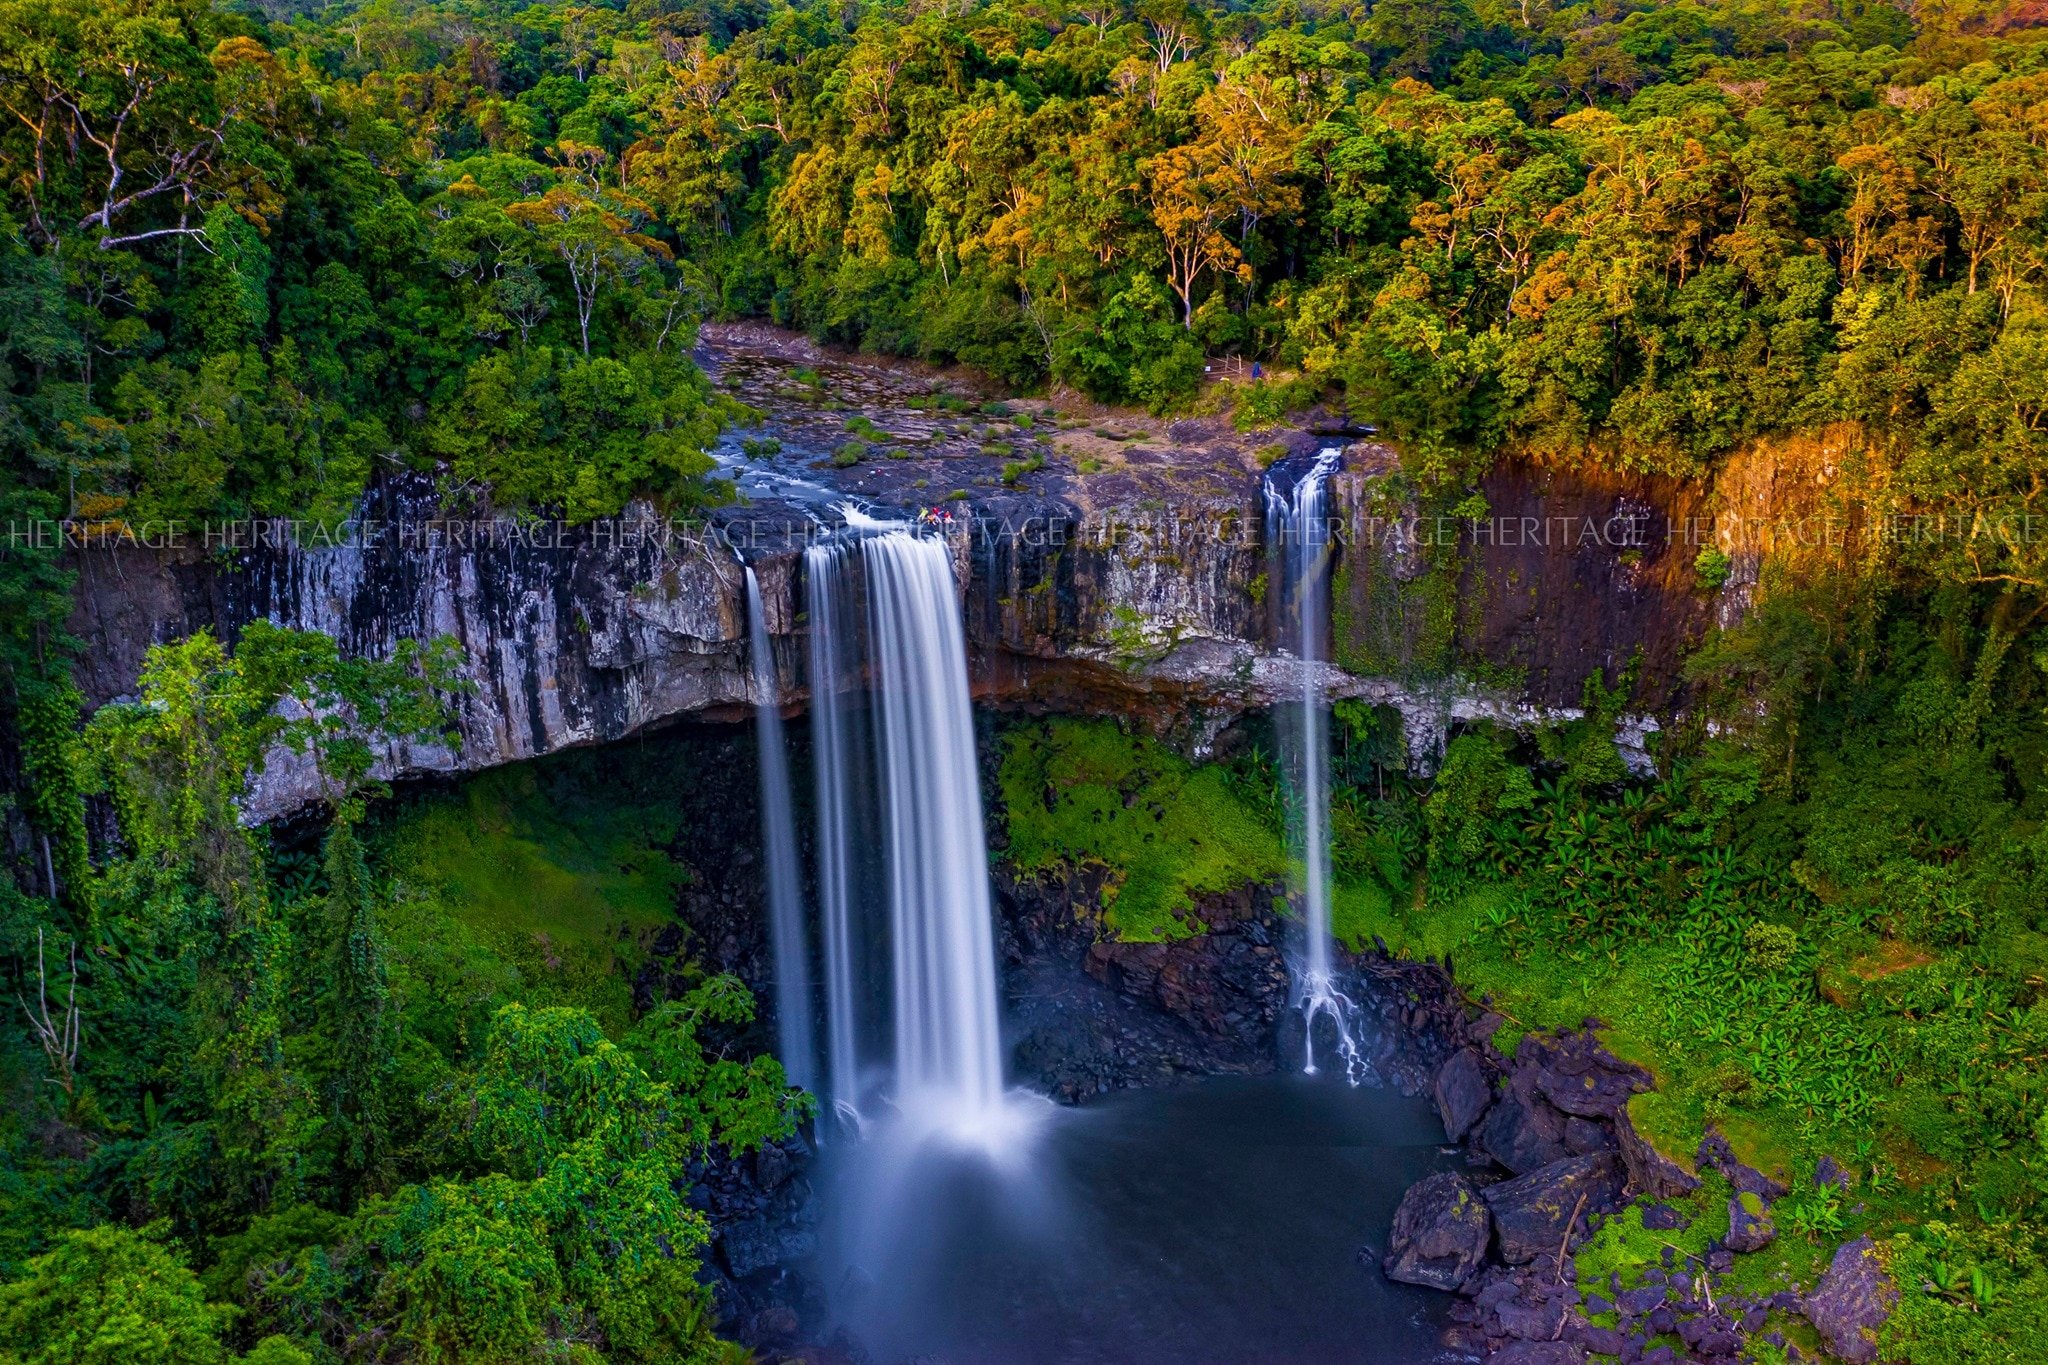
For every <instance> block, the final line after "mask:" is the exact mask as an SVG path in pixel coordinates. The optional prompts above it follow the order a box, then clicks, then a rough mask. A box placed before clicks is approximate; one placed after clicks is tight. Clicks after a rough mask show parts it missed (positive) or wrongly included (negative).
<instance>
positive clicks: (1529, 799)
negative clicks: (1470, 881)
mask: <svg viewBox="0 0 2048 1365" xmlns="http://www.w3.org/2000/svg"><path fill="white" fill-rule="evenodd" d="M1535 804H1536V789H1535V788H1534V787H1533V786H1532V785H1530V782H1529V774H1528V772H1527V770H1526V769H1524V768H1522V767H1520V766H1518V765H1516V764H1514V763H1511V762H1509V760H1508V757H1507V753H1506V751H1505V749H1504V748H1503V747H1502V745H1501V742H1500V740H1499V739H1497V738H1495V737H1494V736H1493V735H1492V734H1489V733H1486V732H1483V731H1472V732H1470V733H1467V734H1462V735H1459V736H1458V737H1457V738H1456V739H1454V740H1452V741H1451V743H1450V746H1449V747H1448V748H1447V749H1446V750H1445V751H1444V761H1443V766H1442V767H1440V768H1438V769H1437V774H1436V786H1435V787H1434V788H1433V789H1432V790H1431V792H1430V796H1429V804H1428V807H1427V813H1428V819H1429V861H1430V865H1431V867H1433V868H1446V869H1448V868H1452V867H1456V866H1462V865H1466V864H1469V863H1470V862H1472V861H1473V860H1474V859H1476V858H1478V857H1479V855H1480V854H1481V853H1482V852H1483V851H1484V850H1485V847H1486V838H1487V833H1488V828H1489V826H1490V825H1491V823H1492V822H1493V820H1494V819H1496V818H1497V817H1499V816H1501V815H1504V814H1507V813H1509V812H1513V811H1519V810H1527V809H1529V808H1530V807H1531V806H1533V805H1535Z"/></svg>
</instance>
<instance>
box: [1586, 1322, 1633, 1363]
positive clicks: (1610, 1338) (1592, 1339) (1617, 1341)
mask: <svg viewBox="0 0 2048 1365" xmlns="http://www.w3.org/2000/svg"><path fill="white" fill-rule="evenodd" d="M1577 1336H1578V1339H1579V1345H1581V1346H1583V1347H1585V1348H1586V1352H1587V1354H1588V1355H1596V1356H1618V1355H1620V1354H1621V1351H1622V1347H1623V1346H1624V1345H1625V1344H1626V1343H1627V1341H1628V1338H1627V1337H1625V1336H1623V1335H1622V1334H1621V1333H1620V1332H1617V1331H1616V1330H1615V1329H1614V1328H1612V1327H1581V1328H1579V1330H1578V1333H1577Z"/></svg>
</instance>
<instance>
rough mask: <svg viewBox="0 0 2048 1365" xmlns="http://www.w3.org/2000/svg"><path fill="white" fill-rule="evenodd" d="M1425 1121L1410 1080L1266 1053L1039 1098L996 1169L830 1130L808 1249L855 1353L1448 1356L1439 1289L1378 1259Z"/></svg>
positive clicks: (1121, 1363)
mask: <svg viewBox="0 0 2048 1365" xmlns="http://www.w3.org/2000/svg"><path fill="white" fill-rule="evenodd" d="M1443 1137H1444V1135H1443V1129H1442V1127H1441V1126H1440V1124H1439V1123H1438V1121H1437V1118H1436V1115H1435V1112H1434V1111H1433V1109H1431V1107H1430V1106H1429V1105H1428V1104H1427V1103H1426V1102H1424V1101H1421V1100H1410V1099H1404V1098H1403V1097H1401V1096H1400V1095H1397V1094H1395V1093H1393V1092H1391V1091H1385V1090H1375V1089H1370V1088H1363V1087H1360V1088H1354V1087H1351V1086H1348V1085H1346V1084H1344V1083H1343V1081H1342V1079H1341V1078H1339V1077H1332V1076H1324V1077H1306V1076H1301V1075H1297V1074H1288V1073H1282V1074H1276V1075H1271V1076H1259V1077H1215V1078H1210V1079H1205V1080H1200V1081H1195V1082H1190V1083H1187V1084H1184V1085H1180V1086H1175V1087H1171V1088H1165V1089H1157V1090H1142V1091H1130V1092H1125V1093H1122V1094H1119V1095H1115V1096H1111V1097H1108V1098H1105V1099H1102V1100H1100V1101H1097V1102H1094V1103H1091V1104H1089V1105H1087V1106H1085V1107H1083V1108H1079V1109H1062V1110H1058V1111H1057V1112H1054V1113H1052V1114H1049V1115H1048V1116H1047V1117H1046V1119H1045V1121H1044V1123H1043V1124H1042V1126H1041V1127H1040V1129H1039V1131H1038V1133H1037V1135H1036V1139H1035V1144H1034V1146H1033V1148H1032V1150H1031V1151H1030V1152H1029V1153H1028V1155H1023V1156H1022V1159H1021V1160H1018V1161H1015V1162H1011V1163H1006V1165H1005V1166H1004V1167H1000V1168H999V1167H993V1166H991V1165H990V1164H989V1163H988V1161H987V1159H986V1158H985V1157H983V1156H980V1155H970V1154H963V1153H958V1152H953V1153H948V1152H945V1151H936V1150H929V1149H927V1150H921V1151H917V1152H914V1153H906V1152H904V1151H903V1150H901V1148H900V1146H892V1144H891V1142H890V1140H889V1139H888V1138H887V1137H880V1138H874V1139H871V1140H869V1141H866V1142H858V1143H844V1144H832V1145H830V1146H828V1147H827V1148H826V1149H825V1150H824V1152H823V1153H822V1154H821V1158H822V1159H821V1164H820V1168H819V1170H818V1177H819V1187H820V1193H821V1194H822V1195H823V1196H824V1197H823V1201H822V1204H823V1209H824V1210H825V1212H824V1226H823V1227H822V1228H821V1230H820V1231H821V1233H822V1237H821V1240H820V1246H821V1248H822V1249H821V1251H820V1253H819V1257H818V1264H817V1265H816V1266H815V1267H814V1271H815V1273H816V1275H817V1282H818V1283H819V1284H820V1285H821V1286H822V1287H823V1289H824V1290H825V1293H826V1297H827V1301H828V1304H829V1308H830V1311H831V1314H832V1319H833V1322H834V1323H835V1325H836V1327H838V1328H843V1329H844V1330H845V1332H846V1333H847V1336H848V1337H850V1338H851V1341H852V1342H853V1343H854V1344H857V1345H858V1346H859V1347H860V1348H862V1349H863V1350H864V1351H865V1352H866V1353H867V1355H868V1356H869V1358H871V1359H872V1360H873V1361H875V1362H876V1365H884V1363H885V1362H886V1363H888V1365H894V1362H898V1361H904V1360H909V1359H918V1358H923V1359H925V1360H931V1361H942V1362H945V1365H967V1363H968V1362H975V1365H1039V1363H1040V1362H1048V1363H1049V1362H1062V1363H1063V1365H1066V1363H1072V1365H1093V1363H1094V1362H1102V1365H1110V1362H1115V1363H1116V1365H1151V1363H1152V1362H1160V1363H1161V1365H1163V1363H1164V1362H1169V1361H1171V1362H1176V1363H1178V1365H1194V1363H1196V1362H1215V1363H1216V1365H1223V1362H1233V1363H1236V1362H1261V1363H1262V1365H1263V1363H1265V1362H1273V1363H1274V1365H1279V1363H1280V1362H1289V1363H1292V1362H1300V1363H1301V1365H1310V1363H1311V1362H1313V1363H1314V1365H1345V1363H1346V1362H1369V1363H1370V1365H1422V1363H1423V1362H1435V1361H1441V1360H1449V1359H1453V1358H1455V1357H1453V1356H1451V1355H1447V1354H1446V1353H1445V1352H1444V1351H1443V1349H1442V1348H1441V1347H1440V1346H1439V1345H1438V1340H1437V1333H1438V1330H1439V1328H1440V1327H1441V1325H1442V1313H1443V1309H1444V1307H1445V1306H1446V1303H1447V1300H1444V1299H1443V1298H1442V1297H1441V1296H1438V1295H1433V1294H1431V1293H1429V1292H1428V1291H1426V1290H1420V1289H1412V1288H1409V1287H1408V1286H1404V1285H1396V1284H1390V1283H1388V1282H1387V1281H1386V1280H1385V1279H1384V1278H1383V1277H1382V1276H1381V1275H1380V1273H1379V1269H1378V1266H1377V1263H1376V1260H1377V1254H1378V1248H1380V1247H1381V1246H1382V1245H1383V1243H1384V1239H1385V1237H1386V1232H1387V1227H1388V1224H1389V1222H1390V1220H1391V1218H1392V1216H1393V1211H1394V1206H1395V1205H1396V1204H1397V1203H1398V1202H1399V1201H1400V1198H1401V1195H1402V1193H1403V1191H1404V1190H1405V1189H1406V1188H1407V1186H1408V1185H1409V1184H1410V1183H1411V1182H1413V1181H1414V1180H1416V1179H1419V1178H1420V1177H1421V1176H1423V1175H1425V1174H1427V1173H1428V1172H1430V1171H1432V1170H1434V1169H1437V1168H1439V1167H1440V1166H1442V1165H1444V1164H1445V1163H1446V1162H1447V1161H1449V1160H1451V1159H1453V1158H1451V1157H1449V1156H1448V1155H1447V1154H1446V1152H1445V1150H1444V1148H1443V1147H1442V1145H1441V1144H1442V1143H1443ZM1368 1247H1370V1248H1373V1250H1372V1251H1371V1252H1370V1253H1365V1252H1363V1251H1362V1249H1363V1248H1368Z"/></svg>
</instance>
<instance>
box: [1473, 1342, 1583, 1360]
mask: <svg viewBox="0 0 2048 1365" xmlns="http://www.w3.org/2000/svg"><path fill="white" fill-rule="evenodd" d="M1486 1365H1586V1348H1585V1347H1583V1346H1580V1345H1577V1344H1575V1343H1573V1342H1569V1341H1511V1342H1509V1343H1508V1344H1507V1345H1505V1346H1503V1347H1501V1348H1500V1349H1499V1350H1498V1351H1495V1352H1494V1353H1493V1354H1492V1355H1490V1356H1488V1357H1487V1358H1486Z"/></svg>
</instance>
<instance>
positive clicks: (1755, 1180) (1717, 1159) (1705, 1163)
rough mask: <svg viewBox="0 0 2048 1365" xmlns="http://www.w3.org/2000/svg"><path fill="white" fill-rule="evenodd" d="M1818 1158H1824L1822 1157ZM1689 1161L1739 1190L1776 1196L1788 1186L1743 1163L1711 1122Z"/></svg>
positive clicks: (1745, 1192) (1739, 1191) (1782, 1192)
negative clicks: (1714, 1172)
mask: <svg viewBox="0 0 2048 1365" xmlns="http://www.w3.org/2000/svg"><path fill="white" fill-rule="evenodd" d="M1821 1159H1822V1160H1823V1161H1826V1160H1827V1158H1825V1157H1823V1158H1821ZM1693 1165H1694V1166H1696V1167H1698V1168H1699V1169H1700V1170H1703V1171H1719V1172H1720V1173H1721V1176H1722V1178H1723V1179H1725V1180H1727V1182H1728V1183H1729V1184H1730V1185H1733V1186H1734V1187H1735V1189H1736V1191H1737V1192H1738V1193H1741V1194H1754V1195H1758V1196H1760V1197H1761V1198H1764V1199H1777V1198H1779V1197H1781V1196H1782V1195H1783V1194H1784V1193H1785V1192H1786V1190H1787V1189H1788V1188H1789V1187H1788V1186H1787V1185H1786V1184H1785V1183H1784V1182H1783V1181H1780V1180H1773V1179H1772V1178H1771V1177H1769V1176H1767V1175H1765V1174H1764V1173H1763V1172H1762V1171H1759V1170H1758V1169H1757V1168H1756V1167H1754V1166H1750V1165H1747V1164H1745V1163H1744V1162H1743V1161H1742V1159H1741V1158H1740V1157H1738V1156H1736V1155H1735V1149H1734V1148H1733V1147H1732V1146H1730V1145H1729V1143H1728V1139H1727V1138H1725V1137H1723V1136H1722V1135H1721V1132H1720V1130H1719V1129H1717V1128H1714V1127H1712V1126H1711V1125H1709V1127H1708V1128H1707V1132H1706V1136H1704V1137H1702V1138H1701V1139H1700V1149H1699V1152H1698V1153H1697V1154H1696V1155H1695V1156H1694V1158H1693ZM1845 1188H1846V1187H1845Z"/></svg>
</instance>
